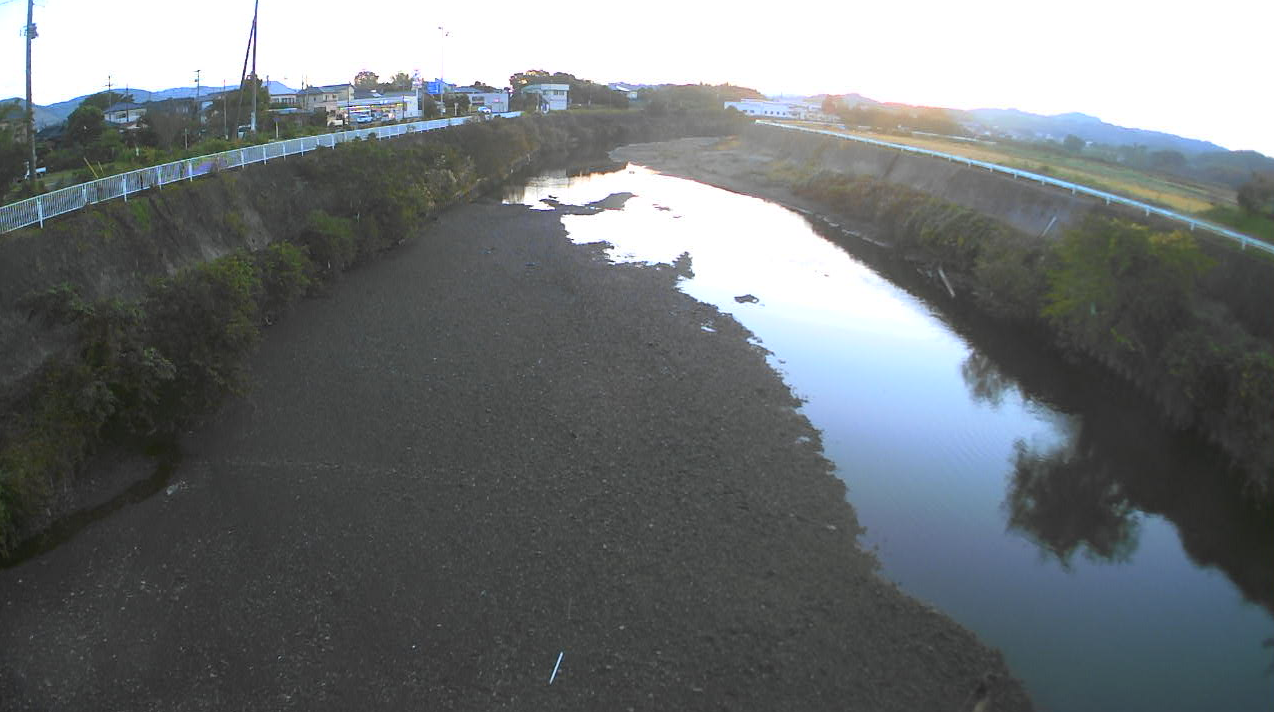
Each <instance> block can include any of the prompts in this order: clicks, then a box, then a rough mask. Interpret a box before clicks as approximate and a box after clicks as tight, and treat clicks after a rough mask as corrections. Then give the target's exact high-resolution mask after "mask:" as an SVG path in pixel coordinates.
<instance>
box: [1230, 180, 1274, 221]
mask: <svg viewBox="0 0 1274 712" xmlns="http://www.w3.org/2000/svg"><path fill="white" fill-rule="evenodd" d="M1238 201H1239V207H1240V208H1243V212H1245V213H1247V214H1248V215H1262V216H1265V217H1267V218H1270V219H1274V176H1272V175H1254V176H1252V179H1251V180H1249V181H1248V182H1246V183H1244V184H1243V185H1241V186H1239V192H1238Z"/></svg>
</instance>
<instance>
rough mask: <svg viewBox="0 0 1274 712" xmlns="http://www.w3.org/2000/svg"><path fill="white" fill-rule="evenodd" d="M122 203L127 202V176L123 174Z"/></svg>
mask: <svg viewBox="0 0 1274 712" xmlns="http://www.w3.org/2000/svg"><path fill="white" fill-rule="evenodd" d="M124 202H125V203H127V202H128V174H127V173H125V174H124Z"/></svg>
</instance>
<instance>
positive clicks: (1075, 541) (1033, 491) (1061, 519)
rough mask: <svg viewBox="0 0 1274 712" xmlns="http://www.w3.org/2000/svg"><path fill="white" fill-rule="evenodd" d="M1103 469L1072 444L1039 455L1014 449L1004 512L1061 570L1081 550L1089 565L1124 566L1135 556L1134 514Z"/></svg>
mask: <svg viewBox="0 0 1274 712" xmlns="http://www.w3.org/2000/svg"><path fill="white" fill-rule="evenodd" d="M1108 468H1109V464H1108V463H1106V462H1103V461H1102V460H1101V458H1100V457H1096V456H1095V454H1094V453H1093V452H1092V451H1091V450H1084V449H1083V447H1082V446H1081V445H1079V444H1077V443H1075V442H1073V441H1072V442H1069V443H1067V444H1066V445H1064V446H1062V447H1058V448H1053V449H1051V450H1045V451H1043V452H1040V451H1037V450H1036V449H1034V448H1032V447H1031V446H1030V445H1028V444H1027V443H1026V442H1025V441H1022V440H1018V441H1017V443H1016V444H1015V446H1014V454H1013V474H1012V476H1011V477H1010V479H1009V489H1008V495H1007V497H1006V498H1005V500H1004V509H1005V510H1006V512H1007V514H1008V529H1009V530H1010V531H1016V532H1018V533H1020V534H1023V535H1025V536H1026V537H1027V538H1028V539H1030V540H1031V541H1033V542H1035V543H1036V544H1037V545H1038V546H1039V547H1040V549H1041V550H1042V551H1045V552H1047V553H1049V554H1051V555H1052V556H1053V557H1055V558H1056V559H1057V561H1058V562H1059V563H1060V564H1061V565H1062V567H1063V568H1065V569H1070V567H1071V557H1072V556H1073V555H1074V554H1075V552H1076V551H1080V550H1082V551H1083V552H1084V556H1085V557H1086V558H1088V559H1089V560H1090V561H1106V562H1126V561H1129V560H1131V558H1132V553H1133V552H1134V551H1136V550H1137V529H1138V522H1137V514H1136V511H1137V510H1136V508H1134V507H1133V506H1132V505H1131V504H1129V502H1128V498H1127V497H1126V496H1125V495H1124V493H1123V491H1122V490H1121V489H1120V487H1119V484H1118V483H1117V482H1116V481H1115V478H1114V477H1112V476H1111V473H1110V472H1109V471H1108Z"/></svg>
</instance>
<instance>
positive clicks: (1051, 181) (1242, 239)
mask: <svg viewBox="0 0 1274 712" xmlns="http://www.w3.org/2000/svg"><path fill="white" fill-rule="evenodd" d="M756 123H758V124H762V125H765V126H774V127H776V128H781V129H788V130H791V131H804V132H805V133H813V134H822V135H824V136H832V137H835V138H841V139H848V140H850V141H858V142H860V143H868V144H872V145H875V146H882V147H884V148H893V149H897V150H899V151H906V152H908V153H917V154H920V155H924V156H932V157H934V158H943V159H946V160H948V161H953V162H957V163H963V164H965V165H967V166H969V167H973V166H977V167H978V168H985V169H987V170H989V171H992V172H995V173H1003V174H1005V175H1010V176H1013V177H1015V178H1025V179H1027V180H1033V181H1037V182H1039V183H1041V184H1044V185H1052V186H1056V187H1058V188H1064V189H1066V190H1069V191H1070V192H1071V194H1072V195H1073V194H1077V193H1082V194H1084V195H1089V196H1092V197H1094V198H1101V199H1102V200H1105V201H1106V204H1107V205H1110V204H1111V203H1118V204H1120V205H1126V206H1128V207H1132V208H1136V209H1137V210H1141V211H1143V212H1145V214H1146V215H1147V216H1149V215H1151V214H1154V215H1159V216H1162V217H1165V218H1168V219H1170V220H1176V221H1178V222H1183V223H1185V224H1187V225H1189V226H1190V229H1191V230H1193V229H1195V228H1196V227H1198V228H1201V229H1204V230H1207V231H1209V232H1213V233H1216V234H1218V235H1222V236H1224V237H1228V238H1230V239H1233V240H1237V241H1238V242H1239V244H1240V245H1242V246H1243V247H1244V248H1247V247H1249V246H1250V247H1254V248H1256V249H1258V250H1264V251H1265V252H1269V253H1270V254H1274V245H1271V244H1269V243H1268V242H1262V241H1261V240H1257V239H1256V238H1253V237H1249V236H1247V235H1244V234H1243V233H1241V232H1235V231H1234V230H1231V229H1229V228H1226V227H1221V226H1220V225H1217V224H1214V223H1210V222H1207V221H1205V220H1200V219H1198V218H1196V217H1191V216H1189V215H1182V214H1180V213H1176V212H1173V211H1171V210H1167V209H1165V208H1159V207H1155V206H1153V205H1147V204H1146V203H1142V202H1140V201H1137V200H1133V199H1131V198H1125V197H1123V196H1122V195H1115V194H1114V193H1107V192H1106V191H1104V190H1097V189H1095V188H1089V187H1088V186H1084V185H1080V184H1078V183H1071V182H1069V181H1064V180H1059V179H1057V178H1052V177H1050V176H1046V175H1041V174H1039V173H1031V172H1030V171H1022V170H1018V169H1016V168H1009V167H1008V166H1001V165H999V164H997V163H987V162H986V161H978V160H975V159H972V158H965V157H964V156H958V155H956V154H953V153H943V152H942V151H930V150H929V149H927V148H918V147H916V146H908V145H906V144H902V143H891V142H889V141H881V140H878V139H874V138H867V137H866V136H855V135H852V134H846V133H840V132H838V131H829V130H827V129H815V128H810V127H808V126H793V125H791V124H781V123H777V122H774V121H757V122H756Z"/></svg>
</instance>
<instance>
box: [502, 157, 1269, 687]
mask: <svg viewBox="0 0 1274 712" xmlns="http://www.w3.org/2000/svg"><path fill="white" fill-rule="evenodd" d="M620 192H630V193H634V194H635V197H633V198H631V199H630V200H628V202H627V203H626V204H625V205H624V207H623V209H621V210H607V211H604V212H601V213H598V214H595V215H568V216H564V217H563V219H562V221H563V224H564V225H565V226H566V228H567V229H568V230H569V232H570V236H571V239H573V240H575V241H577V242H581V243H589V242H598V241H605V242H608V243H610V244H611V245H612V247H611V248H610V249H609V250H608V253H609V255H610V257H611V259H613V260H615V261H639V262H651V263H654V262H672V261H673V260H675V259H677V258H678V257H679V256H680V255H682V254H683V253H685V254H689V256H690V260H691V262H690V264H691V268H692V270H693V273H694V275H693V277H691V278H687V279H684V280H683V281H682V282H681V285H680V287H681V289H683V290H684V291H685V292H686V293H688V294H690V295H691V296H693V297H695V298H696V299H699V300H701V301H704V302H708V303H711V304H713V305H715V306H716V307H718V309H720V310H721V311H723V312H728V313H729V314H731V315H733V316H734V318H735V319H737V320H738V321H740V322H741V323H743V324H744V325H745V326H747V327H748V328H749V329H750V330H751V331H752V332H753V333H754V334H755V335H756V336H757V338H758V339H759V341H760V342H761V343H762V345H763V346H764V347H765V348H766V349H768V350H769V351H770V352H771V354H772V355H771V357H770V359H771V362H772V364H773V365H774V366H775V367H776V368H777V369H778V370H779V371H780V372H781V373H782V374H783V377H784V379H785V380H786V381H787V383H788V384H789V385H790V386H791V387H792V389H793V390H794V391H795V392H796V394H797V395H798V396H800V397H801V398H803V399H805V401H806V402H805V405H804V407H803V411H804V413H805V414H806V415H807V416H808V417H809V419H810V420H811V422H813V424H814V425H815V427H817V428H819V430H821V431H822V433H823V444H824V449H825V451H826V454H827V456H828V458H829V459H831V460H832V461H833V462H834V463H835V464H836V467H837V473H838V475H839V476H840V477H841V478H842V479H844V481H845V483H846V484H847V486H848V491H849V492H848V498H849V500H850V502H852V504H853V506H854V507H855V509H856V510H857V512H858V517H859V520H860V522H861V523H862V524H863V526H865V527H866V529H867V531H866V534H865V535H864V538H863V544H864V545H865V546H867V547H869V548H874V549H875V550H876V552H877V554H878V556H879V558H880V560H881V562H882V564H883V574H884V575H885V576H886V577H888V578H889V579H891V580H893V581H895V582H897V583H898V584H899V585H900V586H901V587H902V588H903V589H904V590H906V591H907V592H909V593H910V594H912V595H913V596H915V597H917V598H919V599H922V600H925V601H928V602H931V603H933V604H934V605H936V606H937V607H938V608H940V609H942V610H943V611H945V612H947V613H948V614H950V615H951V616H952V617H954V618H955V619H956V620H958V621H960V622H961V623H963V624H964V625H965V626H967V627H968V628H970V629H972V630H973V631H975V632H976V633H977V634H978V635H979V636H980V637H981V638H982V639H983V640H985V641H986V642H988V643H989V644H991V645H994V646H996V647H998V648H1000V649H1001V650H1002V651H1004V653H1005V655H1006V656H1007V658H1008V662H1009V665H1010V667H1011V668H1012V669H1013V670H1014V672H1015V673H1016V674H1017V675H1018V676H1019V677H1021V678H1022V679H1023V680H1024V681H1025V683H1026V685H1027V687H1028V688H1029V689H1030V691H1031V694H1032V696H1033V697H1034V699H1035V701H1036V704H1037V706H1038V707H1039V708H1040V709H1041V710H1048V711H1056V712H1072V711H1075V712H1078V711H1080V710H1126V711H1127V710H1155V711H1156V712H1163V711H1166V710H1269V709H1274V675H1272V674H1271V667H1272V666H1271V662H1272V660H1274V651H1272V650H1271V648H1270V647H1269V645H1270V643H1268V642H1267V641H1270V640H1271V639H1274V615H1272V613H1271V612H1272V611H1274V529H1272V528H1271V524H1272V523H1274V518H1271V517H1270V512H1268V511H1265V512H1262V511H1258V510H1255V509H1254V508H1253V507H1252V506H1251V505H1248V504H1246V503H1244V502H1243V500H1242V498H1240V497H1238V496H1236V495H1235V494H1234V492H1233V489H1234V488H1232V487H1213V488H1212V489H1211V490H1209V489H1206V488H1204V489H1200V486H1199V484H1198V483H1199V482H1200V481H1201V478H1200V476H1199V473H1200V472H1204V473H1215V472H1220V471H1222V470H1223V469H1224V466H1223V463H1221V462H1220V461H1219V459H1218V458H1217V456H1216V454H1215V453H1213V452H1211V451H1210V450H1209V449H1208V448H1206V447H1204V446H1202V445H1201V444H1200V443H1197V442H1195V441H1193V440H1192V439H1190V438H1188V437H1184V436H1180V435H1177V434H1174V433H1172V432H1169V431H1167V430H1166V429H1164V428H1163V427H1162V426H1160V425H1159V424H1158V423H1157V422H1156V420H1155V419H1154V417H1153V416H1152V414H1150V413H1147V412H1145V410H1144V406H1143V405H1141V404H1139V402H1138V401H1137V400H1136V399H1135V398H1132V397H1131V396H1129V395H1127V394H1126V392H1125V391H1124V390H1123V389H1122V388H1121V387H1120V386H1119V385H1118V384H1113V383H1106V382H1101V381H1100V379H1098V378H1094V377H1093V376H1092V375H1089V376H1083V375H1081V374H1079V373H1077V372H1076V371H1075V370H1074V369H1072V368H1070V367H1067V366H1066V365H1065V364H1063V363H1061V362H1060V361H1057V360H1056V359H1055V357H1053V356H1052V355H1050V354H1046V353H1041V352H1038V351H1035V352H1032V351H1030V350H1029V349H1027V348H1024V347H1023V346H1022V345H1021V344H1020V343H1015V341H1014V340H1013V339H1012V338H1011V336H1009V335H1005V334H997V333H995V331H994V330H993V329H987V328H981V329H979V328H977V327H973V326H969V325H968V324H964V323H961V322H960V320H959V319H957V318H954V317H944V316H943V315H942V314H940V313H939V312H938V311H937V310H936V309H935V308H934V307H933V306H931V305H930V304H928V303H926V302H925V301H923V300H922V299H920V298H918V297H916V296H913V295H912V294H911V293H909V292H908V291H906V290H905V289H903V288H900V287H899V286H895V284H893V283H891V282H890V281H888V280H886V279H885V278H884V277H882V276H881V275H880V274H878V273H877V272H876V271H873V269H871V268H869V267H867V266H866V265H865V264H864V263H862V262H861V261H859V260H858V259H855V258H854V257H852V256H850V255H849V254H848V253H847V252H845V251H844V250H842V249H841V248H839V247H837V246H835V245H834V244H832V243H831V242H829V241H827V240H826V239H824V238H823V237H822V236H820V234H819V233H818V232H817V231H816V229H815V227H814V226H812V225H811V224H810V223H809V221H807V220H806V218H804V217H803V216H801V215H799V214H797V213H794V212H791V211H789V210H787V209H784V208H782V207H780V206H777V205H774V204H772V203H767V202H765V201H762V200H759V199H756V198H750V197H746V196H740V195H736V194H733V193H729V192H727V191H723V190H719V189H716V188H712V187H709V186H705V185H702V184H698V183H694V182H691V181H686V180H682V179H678V178H671V177H667V176H661V175H658V174H655V173H653V172H651V171H649V170H647V169H645V168H642V167H639V166H633V165H630V166H627V167H625V168H623V169H622V170H619V171H616V172H611V173H594V174H589V175H584V176H574V177H572V176H568V175H567V174H566V173H565V172H562V173H558V174H546V175H542V176H539V177H537V178H535V179H533V180H532V181H531V182H530V183H529V185H527V186H526V187H525V188H518V189H515V190H513V191H512V192H511V193H510V194H509V195H508V196H506V201H507V202H515V203H524V204H528V205H533V206H540V207H543V204H541V203H539V201H540V200H541V199H543V198H549V197H551V198H555V199H557V200H560V201H562V202H564V203H570V204H576V205H580V204H585V203H589V202H592V201H596V200H601V199H603V198H605V197H607V196H608V195H611V194H613V193H620ZM745 295H752V296H754V297H756V299H757V301H756V302H751V301H746V302H739V301H737V300H736V299H735V298H736V297H740V296H745ZM703 326H704V328H705V329H708V330H711V329H712V324H710V323H706V324H704V325H703ZM1212 479H1215V478H1212Z"/></svg>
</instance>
